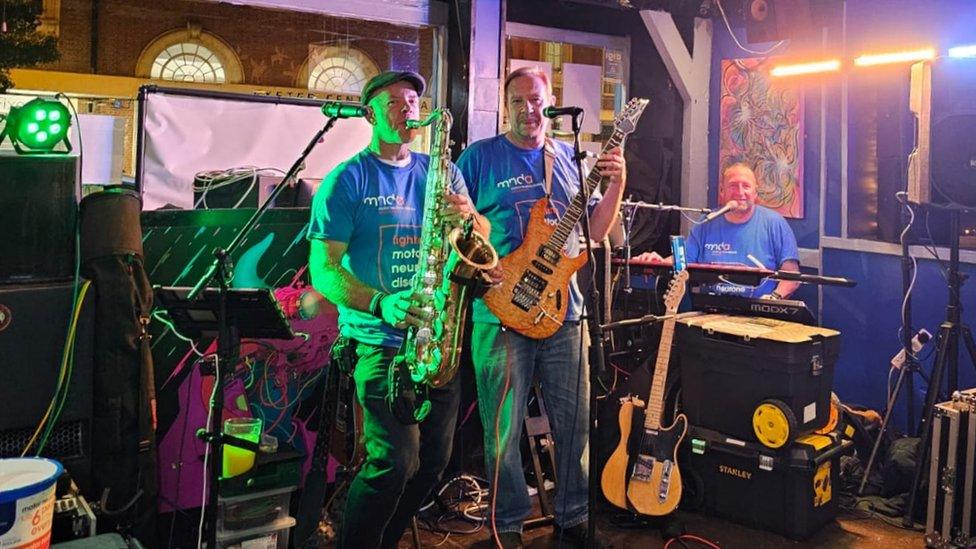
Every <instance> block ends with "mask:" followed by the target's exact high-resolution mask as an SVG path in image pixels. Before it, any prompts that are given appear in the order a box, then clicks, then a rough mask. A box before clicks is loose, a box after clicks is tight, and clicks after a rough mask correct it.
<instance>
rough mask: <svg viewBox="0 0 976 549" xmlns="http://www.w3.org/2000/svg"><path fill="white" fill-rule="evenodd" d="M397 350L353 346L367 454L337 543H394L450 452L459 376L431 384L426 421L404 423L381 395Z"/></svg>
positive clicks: (353, 546) (365, 547)
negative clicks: (437, 387)
mask: <svg viewBox="0 0 976 549" xmlns="http://www.w3.org/2000/svg"><path fill="white" fill-rule="evenodd" d="M396 352H397V349H396V348H393V347H376V346H373V345H366V344H364V343H360V344H359V346H358V347H357V353H358V358H359V360H358V361H357V362H356V369H355V370H354V371H353V378H354V379H355V381H356V394H357V397H358V398H359V403H360V404H362V406H363V431H364V433H363V435H362V436H363V437H364V439H365V442H366V460H365V462H364V463H363V466H362V468H361V469H360V470H359V473H357V474H356V478H355V479H353V481H352V484H351V485H350V486H349V494H348V495H347V496H346V507H345V512H344V513H343V520H342V527H341V531H340V532H339V542H338V546H339V547H340V548H350V549H373V548H376V547H380V548H384V549H385V548H395V547H396V546H397V541H399V539H400V536H401V535H402V534H403V532H404V530H406V529H407V527H408V526H409V524H410V519H411V518H412V517H413V516H414V514H416V513H417V510H418V509H419V508H420V506H421V504H422V503H423V502H424V500H425V499H427V495H428V494H430V491H431V489H432V488H433V487H434V485H435V484H437V482H438V481H439V480H440V479H441V474H442V473H443V472H444V468H445V467H447V464H448V461H449V460H450V457H451V448H452V445H453V442H454V423H455V421H456V420H457V408H458V402H459V401H460V398H461V391H460V388H461V383H460V379H461V378H460V376H457V377H455V378H454V379H453V380H452V381H451V382H449V383H448V384H447V385H445V386H444V387H442V388H440V389H431V390H430V403H431V409H430V414H429V415H428V416H427V418H426V419H424V421H422V422H420V423H419V424H416V425H404V424H402V423H400V422H399V420H397V419H396V418H395V417H393V414H392V413H391V412H390V409H389V407H388V406H387V404H386V400H385V398H386V393H387V388H388V387H389V383H388V381H387V370H388V366H389V364H390V362H391V360H392V359H393V356H394V355H395V354H396Z"/></svg>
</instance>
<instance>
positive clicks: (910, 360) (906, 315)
mask: <svg viewBox="0 0 976 549" xmlns="http://www.w3.org/2000/svg"><path fill="white" fill-rule="evenodd" d="M907 222H908V221H907V220H906V223H907ZM913 271H914V263H913V262H912V256H911V253H910V250H909V246H908V235H907V234H905V235H904V237H903V238H902V239H901V291H902V296H903V299H904V300H905V302H904V310H903V311H902V317H901V327H902V334H901V346H902V349H904V351H905V361H904V362H903V363H902V366H901V368H902V371H901V372H899V374H898V379H899V382H900V381H902V380H903V379H904V378H905V377H906V376H905V375H904V374H905V370H908V375H907V379H904V382H905V390H906V391H907V392H908V395H907V398H906V399H905V408H906V409H905V411H906V412H907V416H908V423H907V432H908V436H915V434H916V431H915V381H914V379H913V375H914V373H915V371H916V370H917V369H918V361H917V360H916V359H915V353H914V350H913V349H912V336H913V335H914V334H915V330H914V328H912V300H911V296H910V295H909V292H910V291H911V286H912V275H913V274H914V273H913ZM899 385H900V383H899V384H896V385H895V398H897V395H898V390H899V389H900V387H899ZM892 402H894V401H892ZM891 407H892V406H889V408H891ZM889 414H890V412H889ZM879 439H880V436H879ZM865 478H867V474H866V472H865ZM863 489H864V483H863V482H862V483H861V490H863Z"/></svg>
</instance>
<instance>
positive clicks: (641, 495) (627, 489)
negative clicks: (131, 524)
mask: <svg viewBox="0 0 976 549" xmlns="http://www.w3.org/2000/svg"><path fill="white" fill-rule="evenodd" d="M687 280H688V271H685V270H682V271H679V272H678V273H676V274H675V276H674V278H673V279H672V280H671V284H670V286H669V287H668V292H667V295H666V296H665V297H664V303H665V305H666V308H667V313H666V314H667V315H674V314H675V313H676V312H677V310H678V304H679V303H680V302H681V298H682V297H683V296H684V294H685V283H686V282H687ZM674 323H675V319H674V318H669V319H667V320H665V321H664V324H663V326H662V328H661V345H660V347H659V348H658V352H657V362H656V363H655V366H654V380H653V382H652V383H651V393H650V396H649V397H648V399H647V410H646V412H645V414H644V428H643V432H642V433H641V434H640V439H639V440H640V443H639V444H638V445H637V447H636V455H635V456H631V455H629V454H628V444H629V442H630V438H631V425H632V423H633V417H634V412H635V411H636V410H635V409H636V408H639V407H642V406H643V402H641V401H640V399H638V398H636V397H632V396H628V397H625V398H623V399H621V405H620V416H619V422H620V442H619V443H618V444H617V447H616V449H615V450H614V451H613V454H611V455H610V459H608V460H607V463H606V465H605V466H604V467H603V476H602V477H601V479H600V484H601V486H602V488H603V494H604V495H605V496H606V498H607V500H609V501H610V503H612V504H614V505H616V506H617V507H620V508H621V509H633V510H635V511H637V512H638V513H641V514H643V515H651V516H660V515H667V514H668V513H670V512H672V511H674V510H675V508H677V507H678V502H679V501H681V473H680V471H679V470H678V446H679V445H680V444H681V440H682V439H683V438H684V436H685V433H686V432H687V430H688V420H687V418H686V417H685V415H684V414H679V415H678V417H676V418H675V420H674V422H673V423H672V424H671V425H670V426H668V427H666V428H663V429H662V428H661V415H662V411H663V409H664V388H665V383H666V381H667V377H668V361H669V360H670V359H671V342H672V338H673V336H674ZM628 472H629V473H628ZM628 477H629V478H628ZM628 503H629V505H628Z"/></svg>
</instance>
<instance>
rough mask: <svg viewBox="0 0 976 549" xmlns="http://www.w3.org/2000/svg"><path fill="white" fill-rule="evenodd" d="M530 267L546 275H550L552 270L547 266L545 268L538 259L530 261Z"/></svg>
mask: <svg viewBox="0 0 976 549" xmlns="http://www.w3.org/2000/svg"><path fill="white" fill-rule="evenodd" d="M532 266H533V267H535V268H536V269H539V270H540V271H542V272H543V273H545V274H547V275H551V274H552V269H551V268H550V267H549V266H547V265H546V264H545V263H543V262H541V261H539V260H538V259H533V260H532Z"/></svg>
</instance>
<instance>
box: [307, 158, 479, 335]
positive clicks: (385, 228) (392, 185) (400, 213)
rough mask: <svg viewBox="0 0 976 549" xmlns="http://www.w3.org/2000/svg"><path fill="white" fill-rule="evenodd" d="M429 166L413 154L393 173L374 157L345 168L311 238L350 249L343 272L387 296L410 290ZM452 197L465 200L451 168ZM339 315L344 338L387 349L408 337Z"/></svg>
mask: <svg viewBox="0 0 976 549" xmlns="http://www.w3.org/2000/svg"><path fill="white" fill-rule="evenodd" d="M428 164H430V157H429V156H427V155H426V154H418V153H411V155H410V163H409V164H407V165H406V166H404V167H397V166H391V165H389V164H386V163H384V162H381V161H380V160H379V159H378V158H376V156H375V155H373V154H372V153H371V152H369V150H368V149H364V150H363V151H361V152H360V153H359V154H357V155H356V156H353V157H352V158H350V159H349V160H347V161H345V162H343V163H342V164H339V165H338V166H336V168H335V169H334V170H332V171H331V172H330V173H329V175H327V176H326V177H325V179H323V180H322V185H321V186H320V187H319V190H318V192H316V193H315V198H313V199H312V212H311V214H312V219H311V222H310V224H309V227H308V234H307V235H306V236H307V238H308V239H309V240H312V239H320V240H335V241H337V242H345V243H346V244H347V245H348V247H347V248H346V253H345V255H343V256H342V267H344V268H345V269H347V270H348V271H349V272H351V273H352V274H353V276H355V277H356V278H358V279H359V280H360V281H362V282H363V284H365V285H367V286H370V287H372V288H378V289H380V290H383V291H384V292H389V293H394V292H399V291H401V290H406V289H409V288H410V287H411V284H412V279H413V274H414V272H416V270H417V265H418V258H419V252H420V233H421V227H422V225H423V216H424V209H423V204H424V193H425V191H426V189H427V166H428ZM451 189H452V190H454V192H456V193H459V194H465V195H467V189H466V188H465V186H464V180H463V179H461V173H460V172H459V171H458V169H457V167H456V166H454V165H453V164H451ZM337 308H338V310H339V329H340V333H342V335H344V336H347V337H352V338H354V339H356V340H358V341H361V342H363V343H368V344H370V345H383V346H386V347H398V346H399V345H400V342H401V341H402V340H403V333H404V332H403V330H398V329H396V328H393V327H392V326H390V325H389V324H386V323H385V322H383V321H381V320H380V319H378V318H376V317H374V316H373V315H371V314H369V313H366V312H362V311H358V310H356V309H352V308H349V307H343V306H341V305H340V306H338V307H337Z"/></svg>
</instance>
